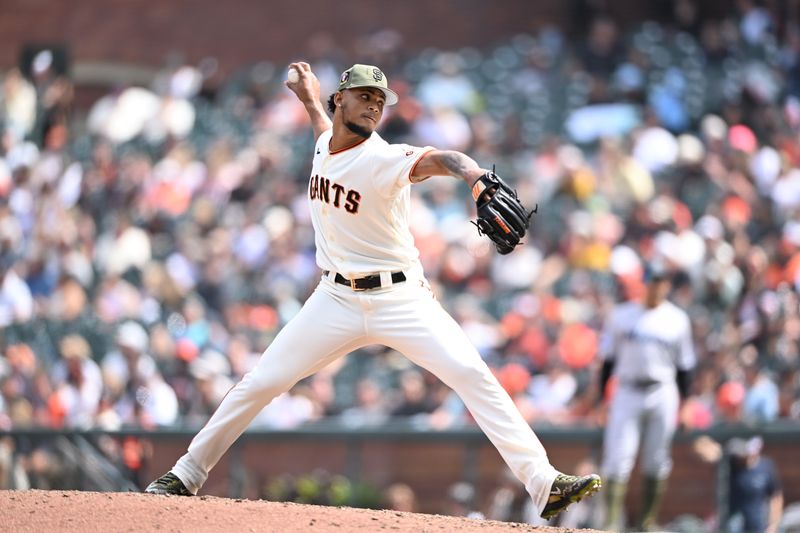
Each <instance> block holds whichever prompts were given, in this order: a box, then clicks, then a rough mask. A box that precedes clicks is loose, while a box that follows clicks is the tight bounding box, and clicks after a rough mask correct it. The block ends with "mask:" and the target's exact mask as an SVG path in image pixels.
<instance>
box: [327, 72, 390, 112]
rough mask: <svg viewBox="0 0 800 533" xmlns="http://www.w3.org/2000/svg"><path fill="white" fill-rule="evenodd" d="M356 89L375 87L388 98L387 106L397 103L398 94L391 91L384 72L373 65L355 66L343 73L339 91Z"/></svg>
mask: <svg viewBox="0 0 800 533" xmlns="http://www.w3.org/2000/svg"><path fill="white" fill-rule="evenodd" d="M356 87H374V88H376V89H380V90H381V91H383V94H384V95H385V96H386V105H394V104H396V103H397V93H395V92H394V91H393V90H391V89H389V81H388V80H387V79H386V75H384V73H383V71H381V69H379V68H378V67H373V66H372V65H360V64H355V65H353V66H352V67H350V68H349V69H347V70H345V71H344V72H342V77H341V78H339V88H338V89H337V90H338V91H343V90H345V89H354V88H356Z"/></svg>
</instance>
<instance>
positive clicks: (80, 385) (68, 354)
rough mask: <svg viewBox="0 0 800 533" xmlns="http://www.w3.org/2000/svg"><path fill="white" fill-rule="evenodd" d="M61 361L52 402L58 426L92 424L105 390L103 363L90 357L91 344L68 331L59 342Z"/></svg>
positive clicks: (85, 426) (54, 375)
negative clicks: (100, 365) (101, 370)
mask: <svg viewBox="0 0 800 533" xmlns="http://www.w3.org/2000/svg"><path fill="white" fill-rule="evenodd" d="M59 352H60V354H61V358H62V361H61V362H60V363H58V364H57V365H56V367H55V369H54V370H53V385H54V392H53V397H52V398H51V401H50V403H51V405H52V409H53V411H54V414H55V416H56V420H57V421H58V422H57V424H56V425H57V427H58V426H61V425H63V426H65V427H68V428H82V429H86V428H90V427H92V426H94V423H95V415H96V414H97V410H98V406H99V404H100V397H101V395H102V392H103V377H102V374H101V372H100V367H99V366H98V365H97V363H95V362H94V361H93V360H92V358H91V355H92V354H91V348H90V347H89V343H88V342H86V339H84V338H83V337H81V336H80V335H77V334H73V335H67V336H66V337H64V338H63V339H61V342H60V343H59Z"/></svg>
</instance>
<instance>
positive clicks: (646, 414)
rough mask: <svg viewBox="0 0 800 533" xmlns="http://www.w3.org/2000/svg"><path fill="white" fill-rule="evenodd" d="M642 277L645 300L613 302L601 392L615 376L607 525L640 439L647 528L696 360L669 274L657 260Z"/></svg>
mask: <svg viewBox="0 0 800 533" xmlns="http://www.w3.org/2000/svg"><path fill="white" fill-rule="evenodd" d="M645 278H646V282H647V290H646V294H645V298H644V302H638V301H630V302H625V303H621V304H619V305H618V306H617V307H616V308H614V309H613V310H612V312H611V314H610V315H609V317H608V319H607V321H606V324H605V326H604V329H603V332H602V335H601V339H600V357H601V358H602V359H603V360H604V363H603V368H602V372H601V378H600V391H601V395H602V392H603V391H605V388H606V384H607V382H608V380H609V378H610V376H611V375H612V373H613V375H614V376H616V380H617V388H616V392H615V393H614V396H613V399H612V400H611V405H610V408H609V414H608V420H607V423H606V428H605V435H604V439H603V465H602V472H603V476H604V477H605V478H606V485H607V486H606V489H605V490H606V492H605V496H606V497H605V502H606V516H605V527H604V529H607V530H613V529H614V528H617V527H619V526H620V518H621V515H622V509H623V506H624V501H625V492H626V487H627V484H628V480H629V478H630V475H631V471H632V470H633V465H634V462H635V460H636V454H637V450H638V447H639V442H640V439H641V441H642V461H641V469H642V473H643V494H642V502H643V503H642V509H641V514H640V519H639V522H638V523H637V524H636V525H637V527H641V528H642V530H649V529H651V528H653V527H655V520H656V516H657V513H658V506H659V503H660V500H661V496H662V494H663V491H664V488H665V486H666V479H667V477H668V476H669V473H670V471H671V469H672V460H671V457H670V450H671V443H672V437H673V435H674V434H675V430H676V428H677V424H678V411H679V405H680V402H681V399H682V398H685V397H686V395H687V393H688V389H689V378H690V374H691V370H692V369H693V368H694V366H695V353H694V349H693V347H692V331H691V323H690V321H689V316H688V315H687V314H686V313H685V312H684V311H683V310H682V309H680V308H678V307H677V306H675V305H674V304H673V303H671V302H670V301H668V300H667V296H668V294H669V291H670V288H671V283H670V274H669V273H668V272H667V271H666V270H665V269H664V267H663V266H661V265H660V264H658V263H654V264H652V265H651V266H649V267H648V269H647V271H646V274H645Z"/></svg>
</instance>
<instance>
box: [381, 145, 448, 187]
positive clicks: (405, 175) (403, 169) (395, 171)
mask: <svg viewBox="0 0 800 533" xmlns="http://www.w3.org/2000/svg"><path fill="white" fill-rule="evenodd" d="M433 149H434V148H433V147H432V146H424V147H419V146H411V145H409V144H387V145H384V146H382V147H381V148H380V149H378V150H376V152H375V154H374V156H373V165H374V166H373V171H374V179H375V186H376V187H377V188H378V190H379V191H381V193H382V194H383V195H384V196H391V195H393V194H394V193H396V192H397V191H398V190H399V189H401V188H403V187H405V186H407V185H410V184H411V173H412V172H413V171H414V167H415V166H416V165H417V163H419V161H420V159H422V156H423V155H425V154H426V153H428V152H430V151H431V150H433Z"/></svg>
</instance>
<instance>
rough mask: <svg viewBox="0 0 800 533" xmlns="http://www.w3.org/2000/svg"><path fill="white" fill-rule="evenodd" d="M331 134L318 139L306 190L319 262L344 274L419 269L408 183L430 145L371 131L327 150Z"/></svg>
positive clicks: (324, 267) (325, 268)
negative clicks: (400, 140) (358, 139)
mask: <svg viewBox="0 0 800 533" xmlns="http://www.w3.org/2000/svg"><path fill="white" fill-rule="evenodd" d="M332 134H333V131H332V130H330V129H329V130H328V131H326V132H324V133H322V134H321V135H320V136H319V138H318V139H317V143H316V146H315V149H314V160H313V164H312V167H311V177H310V179H309V183H308V191H307V193H308V202H309V208H310V213H311V222H312V224H313V226H314V234H315V236H314V239H315V244H316V247H317V256H316V258H317V265H318V266H319V267H320V268H321V269H323V270H330V271H335V272H339V273H341V274H342V275H343V276H345V277H347V278H352V277H357V276H358V275H363V274H370V273H376V272H381V271H398V270H404V271H405V270H410V269H412V268H418V267H419V251H418V250H417V248H416V246H415V245H414V238H413V236H412V235H411V231H410V229H409V211H410V206H411V191H410V187H409V185H410V184H411V173H412V171H413V170H414V166H415V165H416V164H417V163H418V162H419V160H420V159H421V157H422V156H423V155H424V154H425V153H426V152H428V151H430V150H433V148H432V147H430V146H427V147H424V148H420V147H416V146H409V145H406V144H389V143H387V142H386V141H384V140H383V139H382V138H381V137H380V135H378V134H377V133H374V132H373V133H372V135H371V136H370V137H369V138H368V139H365V140H363V141H361V142H359V143H357V144H355V145H353V146H351V147H349V148H344V149H342V150H337V151H335V152H331V151H330V149H329V144H330V140H331V135H332Z"/></svg>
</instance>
